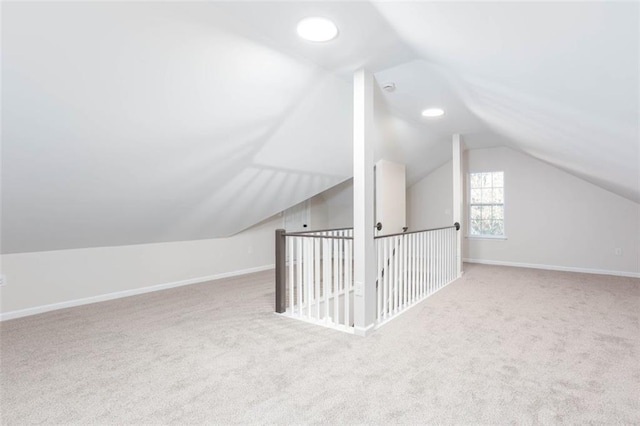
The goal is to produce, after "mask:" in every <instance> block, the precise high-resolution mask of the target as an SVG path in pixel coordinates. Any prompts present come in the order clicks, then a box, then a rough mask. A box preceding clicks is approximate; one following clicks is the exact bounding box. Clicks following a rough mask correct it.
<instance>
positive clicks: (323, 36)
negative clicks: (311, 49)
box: [297, 17, 338, 42]
mask: <svg viewBox="0 0 640 426" xmlns="http://www.w3.org/2000/svg"><path fill="white" fill-rule="evenodd" d="M297 30H298V35H299V36H300V37H302V38H303V39H305V40H308V41H316V42H323V41H329V40H333V39H334V38H336V37H337V36H338V27H336V24H334V23H333V22H331V21H330V20H328V19H326V18H320V17H312V18H304V19H303V20H302V21H300V22H298V28H297Z"/></svg>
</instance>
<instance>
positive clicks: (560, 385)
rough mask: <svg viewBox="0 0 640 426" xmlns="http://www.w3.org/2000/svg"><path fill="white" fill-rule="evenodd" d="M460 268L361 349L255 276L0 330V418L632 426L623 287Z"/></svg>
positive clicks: (632, 290) (632, 373) (634, 299)
mask: <svg viewBox="0 0 640 426" xmlns="http://www.w3.org/2000/svg"><path fill="white" fill-rule="evenodd" d="M466 269H467V273H466V274H465V276H464V278H462V279H460V280H458V281H457V282H455V283H453V284H451V285H450V286H448V287H447V288H445V289H444V290H442V291H441V292H439V293H437V294H436V295H434V296H433V297H431V298H429V299H428V300H427V301H425V302H423V303H421V304H420V305H418V306H416V307H414V308H413V309H412V310H410V311H409V312H408V313H406V314H405V315H403V316H401V317H399V318H398V319H396V320H394V321H392V322H391V323H389V324H388V325H386V326H385V327H383V328H381V329H380V330H378V331H377V332H376V333H374V334H373V335H372V336H371V337H368V338H359V337H356V336H351V335H347V334H343V333H340V332H336V331H332V330H329V329H324V328H320V327H317V326H313V325H310V324H305V323H302V322H298V321H296V320H292V319H287V318H282V317H279V316H277V315H275V314H273V313H272V311H273V279H272V273H259V274H254V275H249V276H245V277H240V278H233V279H225V280H220V281H215V282H210V283H204V284H199V285H192V286H188V287H182V288H178V289H173V290H166V291H162V292H157V293H153V294H147V295H141V296H136V297H130V298H127V299H120V300H115V301H110V302H104V303H100V304H94V305H88V306H84V307H79V308H72V309H67V310H63V311H57V312H53V313H48V314H43V315H39V316H34V317H29V318H24V319H17V320H12V321H6V322H4V323H2V325H0V331H1V333H2V334H1V344H2V347H1V355H2V358H1V363H2V364H1V369H2V371H1V373H2V374H1V380H2V382H1V390H2V394H1V395H0V398H1V403H2V406H1V409H2V423H3V424H12V425H22V424H29V423H45V424H72V423H76V424H160V423H175V424H192V423H209V424H213V423H218V424H220V423H243V424H247V423H251V424H265V423H280V424H300V423H329V424H354V423H367V424H383V423H405V424H406V423H412V424H416V423H431V424H435V423H439V424H471V423H473V424H478V423H482V424H507V423H509V424H556V423H567V424H584V423H606V424H638V423H640V403H639V401H640V362H639V360H638V350H639V344H640V342H639V339H640V334H639V333H640V331H639V326H638V311H639V308H640V300H639V297H640V280H638V279H630V278H615V277H605V276H597V275H587V274H574V273H561V272H548V271H539V270H529V269H517V268H504V267H491V266H480V265H466Z"/></svg>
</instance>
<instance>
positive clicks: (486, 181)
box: [469, 172, 504, 237]
mask: <svg viewBox="0 0 640 426" xmlns="http://www.w3.org/2000/svg"><path fill="white" fill-rule="evenodd" d="M469 236H470V237H474V236H478V237H504V172H488V173H469Z"/></svg>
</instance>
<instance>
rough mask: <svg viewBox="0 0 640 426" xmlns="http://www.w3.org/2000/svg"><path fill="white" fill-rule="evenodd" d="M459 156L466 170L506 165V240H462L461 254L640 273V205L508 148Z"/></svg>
mask: <svg viewBox="0 0 640 426" xmlns="http://www.w3.org/2000/svg"><path fill="white" fill-rule="evenodd" d="M465 161H466V168H467V170H466V171H467V173H469V172H483V171H498V170H502V171H504V173H505V233H506V237H507V239H504V240H490V239H472V238H466V240H465V244H464V252H463V257H464V258H466V259H473V260H479V261H489V262H491V261H494V262H502V263H505V262H506V263H514V264H531V265H543V266H544V265H547V266H553V267H565V268H574V269H577V270H578V269H585V270H595V271H598V270H601V271H609V272H625V273H630V274H638V273H639V272H640V270H639V265H638V263H639V258H640V252H639V248H638V246H639V240H640V205H639V204H637V203H635V202H633V201H630V200H628V199H626V198H623V197H621V196H619V195H616V194H613V193H612V192H609V191H607V190H604V189H602V188H600V187H598V186H596V185H593V184H591V183H589V182H586V181H584V180H582V179H579V178H577V177H575V176H573V175H570V174H568V173H566V172H564V171H562V170H560V169H558V168H556V167H553V166H550V165H548V164H546V163H544V162H542V161H539V160H536V159H534V158H533V157H530V156H528V155H526V154H523V153H521V152H518V151H515V150H513V149H510V148H507V147H500V148H489V149H478V150H470V151H466V152H465ZM432 175H433V174H432ZM429 184H432V182H430V183H429ZM467 184H468V182H466V179H465V194H466V192H467V189H466V186H467ZM425 185H426V184H425ZM431 194H433V192H432V193H431ZM420 195H421V196H422V197H423V196H425V195H426V196H429V195H430V193H429V192H426V191H425V193H421V194H420ZM430 198H433V197H430ZM421 202H424V201H421ZM466 204H467V201H466V200H465V205H466ZM467 209H468V208H465V215H464V216H465V220H466V217H467V214H466V210H467ZM464 228H465V229H466V226H465V227H464Z"/></svg>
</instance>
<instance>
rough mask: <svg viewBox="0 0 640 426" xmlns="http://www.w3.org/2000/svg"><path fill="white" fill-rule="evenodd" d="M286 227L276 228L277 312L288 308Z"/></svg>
mask: <svg viewBox="0 0 640 426" xmlns="http://www.w3.org/2000/svg"><path fill="white" fill-rule="evenodd" d="M284 234H285V230H284V229H276V312H278V313H280V314H281V313H283V312H284V311H285V310H286V306H287V301H286V294H287V293H286V285H287V282H286V280H287V275H286V273H287V272H286V271H287V258H286V255H287V246H286V237H285V236H284Z"/></svg>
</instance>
